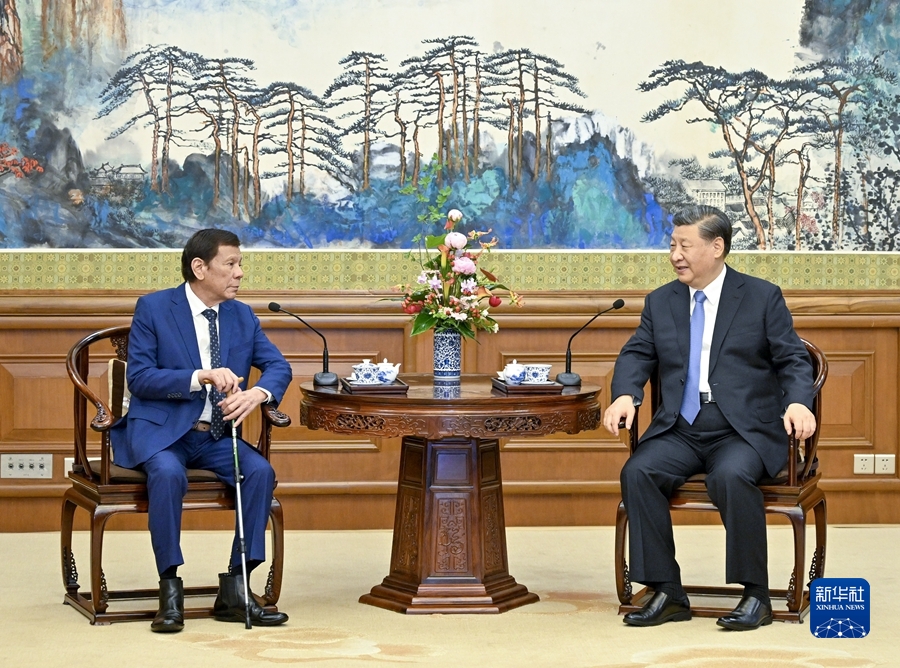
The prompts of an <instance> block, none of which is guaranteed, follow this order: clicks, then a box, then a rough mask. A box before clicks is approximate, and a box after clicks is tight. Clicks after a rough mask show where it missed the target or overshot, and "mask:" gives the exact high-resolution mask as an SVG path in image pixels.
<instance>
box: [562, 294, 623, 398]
mask: <svg viewBox="0 0 900 668" xmlns="http://www.w3.org/2000/svg"><path fill="white" fill-rule="evenodd" d="M623 306H625V300H624V299H617V300H616V301H614V302H613V305H612V306H610V307H609V308H608V309H605V310H603V311H600V313H598V314H597V315H595V316H594V317H593V318H591V319H590V320H588V321H587V322H586V323H584V324H583V325H582V326H581V329H579V330H578V331H577V332H575V334H572V336H570V337H569V345H567V346H566V370H565V371H564V372H563V373H558V374H556V382H557V383H559V384H560V385H581V376H579V375H578V374H577V373H572V339H574V338H575V336H576V335H577V334H578V332H580V331H581V330H582V329H584V328H585V327H587V326H588V325H590V324H591V323H592V322H594V320H596V319H597V318H599V317H600V316H601V315H603V314H604V313H609V312H610V311H614V310H616V309H620V308H622V307H623Z"/></svg>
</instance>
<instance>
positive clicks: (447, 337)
mask: <svg viewBox="0 0 900 668" xmlns="http://www.w3.org/2000/svg"><path fill="white" fill-rule="evenodd" d="M461 369H462V334H460V333H459V332H457V331H456V330H455V329H436V330H434V383H435V385H438V384H444V385H449V384H454V383H459V374H460V371H461Z"/></svg>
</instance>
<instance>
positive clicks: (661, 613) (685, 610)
mask: <svg viewBox="0 0 900 668" xmlns="http://www.w3.org/2000/svg"><path fill="white" fill-rule="evenodd" d="M690 618H691V606H690V603H688V601H687V599H686V598H685V599H684V600H683V601H676V600H675V599H673V598H672V597H671V596H669V595H668V594H666V593H663V592H661V591H658V592H656V593H655V594H653V597H652V598H651V599H650V600H649V601H648V602H647V603H646V604H645V605H644V607H643V608H641V609H640V610H637V611H636V612H629V613H628V614H627V615H625V617H623V618H622V621H624V622H625V623H626V624H630V625H631V626H659V625H660V624H665V623H666V622H685V621H687V620H689V619H690Z"/></svg>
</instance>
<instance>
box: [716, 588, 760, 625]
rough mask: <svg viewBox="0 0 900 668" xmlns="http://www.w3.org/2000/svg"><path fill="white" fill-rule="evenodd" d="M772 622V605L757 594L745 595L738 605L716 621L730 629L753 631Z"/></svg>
mask: <svg viewBox="0 0 900 668" xmlns="http://www.w3.org/2000/svg"><path fill="white" fill-rule="evenodd" d="M771 623H772V606H771V605H769V604H767V603H763V602H762V601H760V600H759V599H758V598H756V597H755V596H744V597H743V598H742V599H741V602H740V603H738V606H737V607H736V608H735V609H734V610H732V611H731V612H730V613H728V614H727V615H725V616H724V617H719V621H717V622H716V624H718V625H719V626H721V627H722V628H725V629H729V630H730V631H751V630H753V629H758V628H759V627H760V626H767V625H769V624H771Z"/></svg>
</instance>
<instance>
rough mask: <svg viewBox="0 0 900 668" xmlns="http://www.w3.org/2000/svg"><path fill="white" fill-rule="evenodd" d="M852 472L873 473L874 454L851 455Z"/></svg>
mask: <svg viewBox="0 0 900 668" xmlns="http://www.w3.org/2000/svg"><path fill="white" fill-rule="evenodd" d="M853 473H855V474H857V475H858V474H864V475H865V474H869V473H875V455H853Z"/></svg>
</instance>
